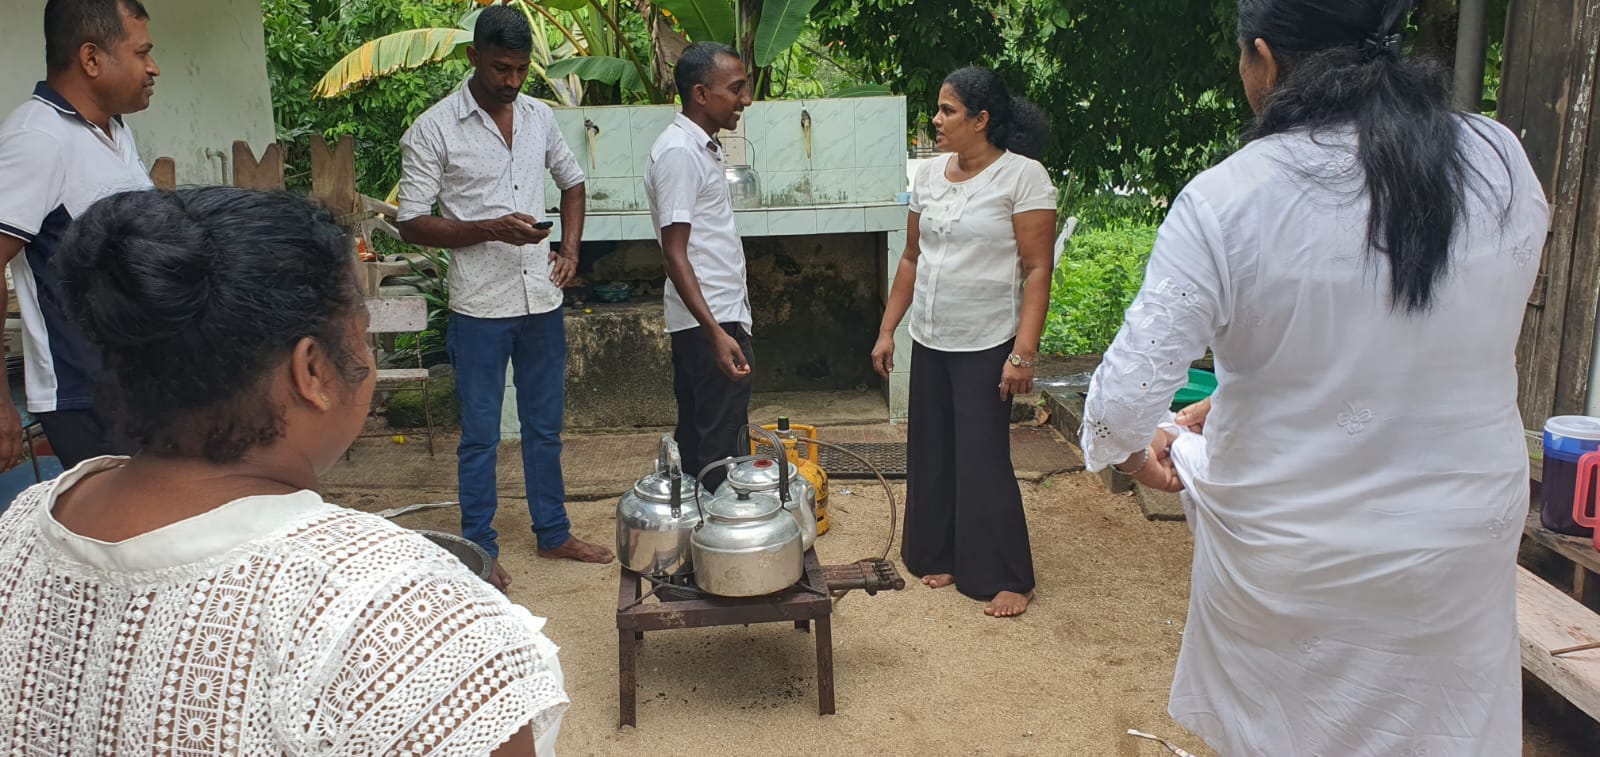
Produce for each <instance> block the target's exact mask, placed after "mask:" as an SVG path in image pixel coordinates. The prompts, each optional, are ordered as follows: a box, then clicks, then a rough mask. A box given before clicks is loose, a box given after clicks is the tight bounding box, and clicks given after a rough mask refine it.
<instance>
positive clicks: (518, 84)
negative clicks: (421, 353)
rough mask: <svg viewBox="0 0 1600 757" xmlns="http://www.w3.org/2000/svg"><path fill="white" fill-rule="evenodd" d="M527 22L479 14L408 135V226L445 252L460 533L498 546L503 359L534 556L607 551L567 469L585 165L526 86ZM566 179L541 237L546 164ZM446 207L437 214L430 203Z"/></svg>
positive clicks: (500, 576)
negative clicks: (452, 80) (573, 292)
mask: <svg viewBox="0 0 1600 757" xmlns="http://www.w3.org/2000/svg"><path fill="white" fill-rule="evenodd" d="M532 49H533V31H532V29H530V28H529V25H528V20H527V18H526V17H524V16H523V15H522V12H521V11H519V10H517V9H516V8H512V7H509V6H505V5H493V6H490V7H488V8H485V9H483V12H482V13H480V14H478V20H477V23H476V25H475V28H474V29H473V40H472V45H471V46H470V47H468V48H467V59H468V60H469V61H470V62H471V63H472V67H473V72H472V76H471V78H469V79H468V80H467V82H466V83H465V84H463V85H462V86H461V88H460V89H458V90H456V91H455V92H452V93H450V94H449V95H447V96H446V97H445V98H444V99H443V100H441V101H439V102H438V103H437V104H435V105H434V106H433V107H431V108H429V109H428V110H427V112H425V113H423V114H422V115H421V116H418V117H417V120H416V122H415V123H413V124H412V125H411V128H410V129H409V130H407V131H406V134H405V136H404V137H402V138H401V140H400V150H401V169H400V212H399V227H400V235H401V236H402V237H404V238H405V240H406V241H407V242H411V243H412V244H420V245H426V246H429V247H443V248H446V249H449V250H451V258H450V328H449V330H448V332H446V338H445V341H446V346H447V348H448V350H449V353H450V363H451V365H452V366H454V368H455V382H456V398H457V399H458V400H460V403H461V446H460V447H459V448H458V449H457V451H456V457H457V468H456V471H457V482H458V484H459V485H460V489H461V535H462V536H465V537H466V538H467V539H470V540H471V541H473V542H475V543H476V544H478V545H479V546H481V547H483V548H484V549H485V550H486V551H488V553H489V554H490V556H493V557H495V558H496V560H495V566H494V573H493V575H492V576H491V577H490V583H493V584H494V585H495V586H497V587H500V588H501V589H504V588H505V587H506V586H507V585H508V584H509V583H510V576H508V575H507V574H506V572H505V571H504V570H503V569H502V568H501V567H500V563H499V559H498V556H499V554H500V547H499V544H498V541H497V539H498V534H496V532H495V530H494V525H493V520H494V514H495V510H496V509H497V505H498V502H497V496H496V487H495V463H496V458H497V457H498V448H499V445H500V409H501V405H502V404H503V399H504V397H505V385H506V364H507V362H510V364H511V366H512V375H513V376H514V380H515V383H516V386H517V417H518V420H519V421H520V423H521V427H522V472H523V478H524V480H525V484H526V491H527V495H528V511H529V513H530V514H531V515H532V516H533V531H534V534H535V536H536V537H537V541H538V555H539V556H540V557H547V558H557V559H572V560H581V561H583V562H594V563H609V562H611V560H612V554H611V550H609V549H606V548H605V547H602V546H600V545H597V544H590V543H588V542H585V541H583V540H582V539H579V538H578V537H576V536H574V535H573V534H572V532H571V528H570V523H569V521H568V519H567V508H566V494H565V487H564V486H563V484H562V480H561V427H562V421H563V411H564V406H563V403H564V402H565V397H566V383H565V382H566V367H567V337H566V326H565V323H564V321H563V320H562V319H563V315H562V312H561V300H562V293H561V288H562V287H563V286H565V285H566V284H567V282H568V281H569V280H570V279H571V278H572V274H573V272H574V271H575V270H576V269H577V264H578V243H579V240H580V239H582V237H583V214H584V176H583V170H582V169H581V168H579V167H578V160H577V158H575V157H574V156H573V154H572V150H571V149H570V148H569V147H568V146H567V143H566V141H565V140H564V139H562V137H561V131H560V130H559V129H558V128H557V127H556V117H555V113H554V112H553V111H551V110H550V107H549V106H548V105H545V104H543V103H541V102H539V101H538V100H535V99H533V98H531V97H528V96H527V95H524V94H522V85H523V82H525V81H526V80H527V78H528V60H529V58H528V56H529V53H530V52H531V51H532ZM546 171H549V172H550V177H551V178H552V179H554V180H555V183H556V187H557V188H559V189H560V190H561V252H560V254H555V253H552V252H551V250H550V245H549V244H548V243H547V242H546V241H545V238H546V237H548V236H550V226H551V223H550V222H549V221H547V220H544V216H545V195H544V176H545V172H546ZM436 203H437V204H438V206H439V215H434V214H433V206H434V204H436Z"/></svg>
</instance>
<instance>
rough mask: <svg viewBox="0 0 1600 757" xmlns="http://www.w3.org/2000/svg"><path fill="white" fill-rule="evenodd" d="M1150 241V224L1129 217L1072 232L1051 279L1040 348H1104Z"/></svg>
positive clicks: (1071, 351)
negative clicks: (1131, 220)
mask: <svg viewBox="0 0 1600 757" xmlns="http://www.w3.org/2000/svg"><path fill="white" fill-rule="evenodd" d="M1155 240H1156V226H1155V225H1154V224H1147V223H1137V222H1130V221H1122V222H1114V223H1112V224H1111V225H1109V226H1107V227H1105V228H1100V229H1092V230H1081V231H1078V232H1076V233H1075V234H1073V237H1072V241H1071V242H1070V243H1069V246H1068V247H1067V250H1066V253H1065V254H1063V255H1062V256H1061V263H1060V265H1058V266H1056V272H1055V276H1054V278H1053V280H1052V282H1051V287H1050V313H1049V315H1048V316H1047V317H1046V318H1045V325H1044V336H1043V338H1042V339H1041V340H1040V351H1041V352H1045V353H1051V354H1065V355H1079V354H1087V353H1097V352H1103V351H1105V348H1106V347H1107V346H1109V345H1110V344H1111V340H1112V339H1113V338H1115V337H1116V335H1117V330H1118V329H1120V328H1121V327H1122V317H1123V313H1124V312H1125V311H1126V310H1127V309H1128V306H1129V305H1131V304H1133V298H1134V295H1136V294H1138V292H1139V285H1140V283H1141V282H1142V281H1143V280H1144V267H1145V263H1146V262H1147V261H1149V259H1150V248H1151V247H1152V246H1154V245H1155Z"/></svg>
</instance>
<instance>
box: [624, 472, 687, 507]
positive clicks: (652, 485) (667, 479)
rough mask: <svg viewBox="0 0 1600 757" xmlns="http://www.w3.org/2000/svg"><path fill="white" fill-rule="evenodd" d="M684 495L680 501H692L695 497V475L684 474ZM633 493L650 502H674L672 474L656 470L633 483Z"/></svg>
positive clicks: (682, 485)
mask: <svg viewBox="0 0 1600 757" xmlns="http://www.w3.org/2000/svg"><path fill="white" fill-rule="evenodd" d="M680 486H681V487H682V496H681V497H680V498H679V501H680V502H690V501H691V500H693V499H694V487H695V481H694V476H691V475H689V474H687V473H685V474H683V483H682V484H680ZM633 493H634V494H636V495H638V497H639V498H640V499H643V500H646V501H649V502H659V503H661V504H669V503H671V502H672V476H671V475H670V474H668V473H667V472H666V471H659V470H658V471H656V472H654V473H651V474H650V475H648V476H645V477H644V478H641V479H639V480H638V481H636V482H634V484H633Z"/></svg>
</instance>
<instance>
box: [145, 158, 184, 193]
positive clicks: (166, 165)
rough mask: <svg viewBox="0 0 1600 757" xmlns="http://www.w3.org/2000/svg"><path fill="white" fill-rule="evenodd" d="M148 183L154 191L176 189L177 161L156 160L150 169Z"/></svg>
mask: <svg viewBox="0 0 1600 757" xmlns="http://www.w3.org/2000/svg"><path fill="white" fill-rule="evenodd" d="M150 183H151V184H154V185H155V186H156V189H168V190H171V189H177V188H178V163H177V161H174V160H173V159H172V158H156V162H155V164H154V165H152V166H151V167H150Z"/></svg>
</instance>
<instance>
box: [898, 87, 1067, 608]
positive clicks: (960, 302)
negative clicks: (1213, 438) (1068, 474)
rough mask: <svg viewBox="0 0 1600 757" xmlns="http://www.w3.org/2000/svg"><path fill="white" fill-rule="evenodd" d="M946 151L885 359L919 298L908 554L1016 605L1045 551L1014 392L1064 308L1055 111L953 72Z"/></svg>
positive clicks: (940, 120) (973, 591) (926, 574)
mask: <svg viewBox="0 0 1600 757" xmlns="http://www.w3.org/2000/svg"><path fill="white" fill-rule="evenodd" d="M933 127H934V129H935V130H937V133H938V146H939V148H940V149H941V150H943V151H945V153H946V154H945V155H943V156H940V157H936V158H934V159H932V160H929V161H928V162H927V163H926V164H924V165H923V166H922V167H921V168H920V169H919V170H918V171H917V175H916V178H915V179H914V180H913V182H912V187H911V189H912V191H911V205H910V208H911V210H910V213H909V214H908V218H907V223H906V249H905V253H904V254H903V255H901V257H900V265H899V268H898V269H897V270H896V273H895V279H894V286H893V288H892V289H891V291H890V293H889V302H888V304H887V305H886V306H885V308H884V314H883V322H882V324H881V326H880V328H879V335H878V342H877V344H876V345H875V346H874V347H873V349H872V363H873V367H874V368H875V369H876V370H877V372H878V374H879V375H880V376H883V377H884V379H885V380H887V379H888V378H889V374H890V373H891V372H892V371H893V370H894V355H895V343H894V334H895V329H897V328H898V327H899V326H900V321H901V320H902V319H903V318H905V317H906V316H907V314H908V312H909V315H910V318H911V321H910V324H909V331H910V332H911V340H912V347H911V371H910V372H911V400H910V405H909V407H908V415H909V418H908V422H909V423H910V427H909V428H910V434H909V444H908V449H907V457H908V459H907V470H906V489H907V493H906V516H905V537H904V539H903V540H902V543H901V548H900V555H901V557H902V558H903V559H904V560H905V564H906V568H907V569H908V570H910V571H911V572H912V573H913V574H915V575H917V576H920V577H921V578H922V582H923V583H924V584H925V585H927V586H929V587H931V588H935V589H938V588H942V587H945V586H950V585H952V584H954V585H955V587H956V589H957V590H958V591H960V592H961V593H962V594H965V595H967V596H969V597H972V598H974V599H979V600H984V601H987V602H988V604H987V605H986V606H985V607H984V612H985V613H986V614H988V615H990V616H992V617H1014V616H1017V615H1021V614H1022V613H1023V612H1025V611H1027V609H1028V602H1029V601H1030V600H1032V598H1033V585H1034V580H1033V556H1032V552H1031V551H1030V548H1029V545H1028V523H1027V519H1026V517H1025V516H1024V515H1023V512H1022V492H1021V490H1020V489H1019V488H1018V486H1017V479H1016V472H1015V470H1014V469H1013V468H1012V466H1011V436H1010V423H1011V397H1012V396H1013V395H1017V394H1027V393H1028V392H1031V391H1033V364H1034V361H1035V360H1036V359H1037V358H1038V354H1039V334H1040V332H1041V331H1043V329H1044V317H1045V311H1046V310H1048V309H1049V307H1050V270H1051V267H1052V263H1053V260H1052V258H1053V256H1052V251H1051V247H1050V245H1051V241H1052V240H1053V238H1054V236H1055V232H1056V191H1055V187H1054V186H1053V185H1052V184H1051V183H1050V175H1049V172H1048V171H1046V170H1045V168H1044V166H1043V165H1040V163H1039V160H1038V159H1039V156H1040V155H1041V154H1042V153H1043V151H1044V147H1045V145H1046V144H1047V142H1048V140H1049V125H1048V124H1047V123H1046V121H1045V117H1044V113H1043V112H1042V111H1040V110H1039V109H1038V108H1037V107H1035V106H1034V105H1032V104H1031V103H1028V102H1027V101H1025V100H1022V99H1020V98H1013V97H1012V96H1011V94H1010V93H1009V92H1007V91H1006V85H1005V82H1003V81H1002V80H1001V79H1000V77H999V76H997V75H996V74H995V73H994V72H993V71H990V70H988V69H984V68H976V67H970V68H963V69H960V70H958V71H956V72H954V73H952V74H950V75H949V76H948V77H946V78H945V81H944V86H942V87H940V89H939V111H938V113H937V114H936V115H935V116H934V117H933Z"/></svg>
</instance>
